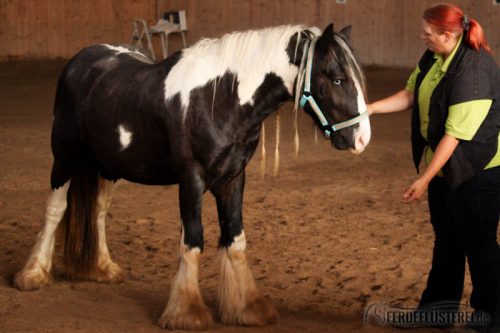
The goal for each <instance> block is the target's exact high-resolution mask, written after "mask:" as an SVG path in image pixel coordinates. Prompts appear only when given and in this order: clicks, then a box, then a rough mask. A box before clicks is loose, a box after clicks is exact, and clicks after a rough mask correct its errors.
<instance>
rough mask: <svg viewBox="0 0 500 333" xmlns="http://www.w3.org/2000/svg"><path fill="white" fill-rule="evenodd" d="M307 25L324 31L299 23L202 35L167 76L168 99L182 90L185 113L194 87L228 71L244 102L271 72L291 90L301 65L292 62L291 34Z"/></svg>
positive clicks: (317, 30) (166, 94)
mask: <svg viewBox="0 0 500 333" xmlns="http://www.w3.org/2000/svg"><path fill="white" fill-rule="evenodd" d="M305 29H309V30H310V31H312V32H313V34H315V35H320V34H321V31H320V30H319V29H318V28H310V27H305V26H301V25H296V26H278V27H273V28H266V29H261V30H251V31H246V32H234V33H230V34H226V35H224V36H223V37H222V38H220V39H203V40H201V41H199V42H198V43H196V44H195V45H193V46H192V47H190V48H187V49H185V50H183V52H182V57H181V59H180V60H179V62H178V63H177V64H176V65H175V66H174V67H172V70H171V71H170V73H169V75H168V76H167V78H166V79H165V99H166V100H169V99H171V98H172V97H173V96H175V95H176V94H178V93H180V95H181V103H182V108H183V112H184V114H185V112H186V110H187V107H188V105H189V94H190V92H191V90H193V89H195V88H197V87H202V86H204V85H205V84H207V83H208V82H209V81H211V80H215V79H216V78H217V77H222V76H223V75H224V74H225V73H226V72H230V73H232V74H234V75H235V78H236V79H237V80H238V97H239V99H240V104H241V105H243V104H245V103H251V104H252V103H253V102H254V101H253V100H252V96H253V94H254V92H255V91H256V89H257V88H258V87H259V86H260V85H261V84H262V82H263V81H264V78H265V76H266V74H268V73H274V74H276V75H277V76H279V77H281V78H282V79H283V82H284V83H285V86H286V88H287V89H288V91H289V93H290V94H292V89H293V83H294V79H295V77H296V76H297V73H298V68H297V66H295V65H292V64H290V60H289V57H288V54H287V52H286V49H287V46H288V43H289V41H290V38H291V37H292V36H293V35H294V34H299V32H300V31H302V30H305ZM215 85H216V84H215ZM214 89H215V87H214ZM214 94H215V90H214Z"/></svg>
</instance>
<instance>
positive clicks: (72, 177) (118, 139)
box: [15, 25, 370, 329]
mask: <svg viewBox="0 0 500 333" xmlns="http://www.w3.org/2000/svg"><path fill="white" fill-rule="evenodd" d="M349 32H350V27H347V28H344V29H343V30H342V31H340V33H336V32H334V30H333V25H329V26H328V27H327V28H326V29H325V31H324V32H323V33H321V31H320V30H318V29H317V28H308V27H304V26H280V27H274V28H268V29H262V30H255V31H247V32H237V33H232V34H228V35H225V36H224V37H222V38H220V39H205V40H202V41H200V42H198V43H197V44H195V45H194V46H192V47H190V48H188V49H185V50H182V51H181V52H178V53H176V54H174V55H172V56H171V57H169V58H167V59H166V60H164V61H163V62H161V63H158V64H152V63H151V62H150V61H148V60H147V58H146V57H144V56H143V55H142V54H140V53H138V52H136V51H134V50H132V49H129V48H125V47H118V46H110V45H97V46H91V47H88V48H86V49H84V50H82V51H81V52H79V53H78V54H77V55H76V56H75V57H74V58H72V59H71V61H70V62H69V63H68V65H67V66H66V67H65V69H64V71H63V73H62V74H61V77H60V79H59V82H58V87H57V95H56V100H55V107H54V122H53V127H52V151H53V155H54V164H53V168H52V175H51V186H52V192H51V194H50V196H49V198H48V202H47V209H46V215H45V224H44V227H43V230H42V231H41V233H40V235H39V237H38V241H37V243H36V245H35V246H34V248H33V251H32V253H31V256H30V257H29V259H28V261H27V263H26V265H25V266H24V268H23V269H22V271H21V272H19V273H18V274H17V275H16V278H15V284H16V285H17V287H18V288H19V289H21V290H33V289H37V288H40V287H42V286H43V285H46V284H48V283H49V282H50V281H51V269H52V256H53V252H54V242H55V232H56V229H57V227H58V225H59V223H60V222H62V223H61V225H62V227H63V229H62V230H63V234H64V238H65V243H64V244H65V245H64V253H65V264H66V266H67V270H68V274H69V275H70V276H76V277H84V278H89V279H94V280H97V281H108V282H117V281H121V280H122V279H123V276H124V273H123V271H122V269H121V268H120V267H119V266H118V265H117V264H116V263H114V262H113V261H112V260H111V258H110V254H109V251H108V247H107V244H106V237H105V218H106V213H107V211H108V209H109V206H110V203H111V195H112V192H113V187H114V184H115V182H116V181H117V180H118V179H121V178H123V179H126V180H129V181H132V182H137V183H141V184H151V185H164V184H179V202H180V216H181V220H182V221H181V240H180V254H179V256H180V263H179V267H178V271H177V274H176V276H175V278H174V280H173V282H172V284H171V290H170V296H169V300H168V303H167V306H166V308H165V310H164V312H163V314H162V316H161V318H160V319H159V322H158V323H159V325H160V326H161V327H164V328H165V327H166V328H171V329H203V328H207V327H209V325H210V324H211V323H212V316H211V312H210V311H209V309H208V308H207V306H206V305H205V303H204V301H203V299H202V296H201V293H200V289H199V286H198V266H199V261H200V256H201V252H202V251H203V227H202V223H201V206H202V197H203V194H204V193H205V192H206V191H210V192H211V193H212V194H213V195H214V196H215V198H216V202H217V211H218V215H219V223H220V230H221V236H220V243H219V247H220V250H219V255H220V257H221V261H220V264H221V270H220V285H219V309H218V311H219V316H220V320H221V321H222V322H223V323H227V324H241V325H264V324H266V323H270V322H273V321H275V320H276V318H277V312H276V310H275V309H274V308H273V306H272V304H271V303H270V302H269V301H268V300H267V298H264V297H263V296H261V295H260V293H259V292H258V290H257V287H256V284H255V282H254V279H253V277H252V273H251V271H250V269H249V266H248V263H247V259H246V255H245V247H246V240H245V233H244V230H243V222H242V199H243V190H244V184H245V167H246V165H247V163H248V161H249V160H250V158H251V157H252V154H253V153H254V151H255V149H256V147H257V144H258V141H259V133H260V129H261V126H262V122H263V121H264V119H265V118H266V117H267V116H269V115H270V114H271V113H273V112H274V111H276V110H277V109H278V108H279V106H280V105H281V104H282V103H284V102H285V101H288V100H291V99H292V98H294V97H295V101H296V106H297V104H298V103H299V100H300V99H302V102H301V104H302V105H304V106H305V110H306V111H307V112H308V113H310V114H311V116H312V117H313V119H314V120H315V121H316V122H317V124H318V126H319V127H320V128H321V130H322V131H323V132H324V133H325V135H326V136H328V137H329V138H330V140H331V142H332V144H333V145H334V146H335V147H336V148H338V149H350V150H352V151H353V152H355V153H360V152H361V151H363V149H364V148H365V146H366V145H367V144H368V142H369V140H370V125H369V121H368V119H367V118H366V105H365V99H364V79H363V75H362V72H361V70H360V67H359V66H358V63H357V62H356V60H355V58H354V56H353V54H352V52H351V49H350V47H349Z"/></svg>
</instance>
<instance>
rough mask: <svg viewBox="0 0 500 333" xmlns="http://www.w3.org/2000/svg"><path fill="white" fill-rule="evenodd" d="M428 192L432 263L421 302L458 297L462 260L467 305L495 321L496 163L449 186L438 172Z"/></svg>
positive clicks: (499, 207)
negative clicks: (466, 279)
mask: <svg viewBox="0 0 500 333" xmlns="http://www.w3.org/2000/svg"><path fill="white" fill-rule="evenodd" d="M428 193H429V209H430V215H431V223H432V226H433V228H434V234H435V241H434V251H433V258H432V268H431V271H430V273H429V277H428V280H427V287H426V289H425V291H424V292H423V294H422V298H421V300H420V307H421V308H424V307H425V306H426V305H429V304H432V303H436V302H455V303H457V304H458V303H459V302H460V300H461V298H462V292H463V285H464V275H465V260H466V259H467V261H468V264H469V270H470V275H471V280H472V286H473V291H472V295H471V300H470V304H471V306H472V307H473V308H474V309H475V310H476V311H484V312H487V313H489V314H490V315H492V316H493V318H494V320H495V321H498V320H499V319H500V248H499V247H498V243H497V227H498V220H499V212H500V167H495V168H491V169H487V170H484V171H483V172H481V174H479V175H478V176H476V177H474V178H473V179H471V180H469V181H467V182H465V183H464V184H462V185H461V186H460V187H458V188H457V189H455V190H453V191H452V190H451V189H450V187H449V186H448V185H447V184H446V182H445V180H444V179H443V178H442V177H434V179H433V180H432V181H431V183H430V184H429V190H428Z"/></svg>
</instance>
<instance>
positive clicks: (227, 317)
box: [220, 296, 279, 326]
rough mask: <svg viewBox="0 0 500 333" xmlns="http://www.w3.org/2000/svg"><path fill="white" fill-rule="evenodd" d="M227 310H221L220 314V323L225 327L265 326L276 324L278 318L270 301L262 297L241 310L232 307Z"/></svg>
mask: <svg viewBox="0 0 500 333" xmlns="http://www.w3.org/2000/svg"><path fill="white" fill-rule="evenodd" d="M228 309H229V310H226V311H224V310H222V309H221V313H220V317H221V321H222V322H223V323H224V324H227V325H245V326H265V325H268V324H274V323H276V321H277V320H278V317H279V314H278V311H277V310H276V309H275V308H274V306H273V304H272V303H271V301H270V300H269V299H267V298H265V297H262V296H259V297H257V298H256V299H255V300H253V301H252V302H249V303H248V304H246V306H245V308H243V309H241V310H238V309H235V308H233V307H228Z"/></svg>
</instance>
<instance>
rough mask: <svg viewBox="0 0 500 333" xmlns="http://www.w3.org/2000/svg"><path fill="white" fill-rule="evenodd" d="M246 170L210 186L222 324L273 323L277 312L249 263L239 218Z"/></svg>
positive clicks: (240, 218)
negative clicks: (216, 222)
mask: <svg viewBox="0 0 500 333" xmlns="http://www.w3.org/2000/svg"><path fill="white" fill-rule="evenodd" d="M244 186H245V173H244V172H242V173H241V174H240V175H239V176H238V177H237V178H234V179H233V180H231V181H230V182H229V183H227V184H224V185H222V186H217V187H215V189H213V190H212V192H213V193H214V195H215V197H216V200H217V210H218V213H219V223H220V227H221V238H220V242H219V258H220V281H219V316H220V318H221V321H222V322H223V323H225V324H231V325H251V326H254V325H257V326H263V325H266V324H270V323H274V322H275V321H276V320H277V318H278V312H277V311H276V309H275V308H274V307H273V305H272V304H271V302H270V301H269V300H268V299H267V298H265V297H263V296H262V295H261V294H260V292H259V291H258V289H257V286H256V284H255V280H254V278H253V275H252V272H251V271H250V268H249V266H248V262H247V258H246V254H245V248H246V239H245V232H244V230H243V222H242V205H243V190H244Z"/></svg>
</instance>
